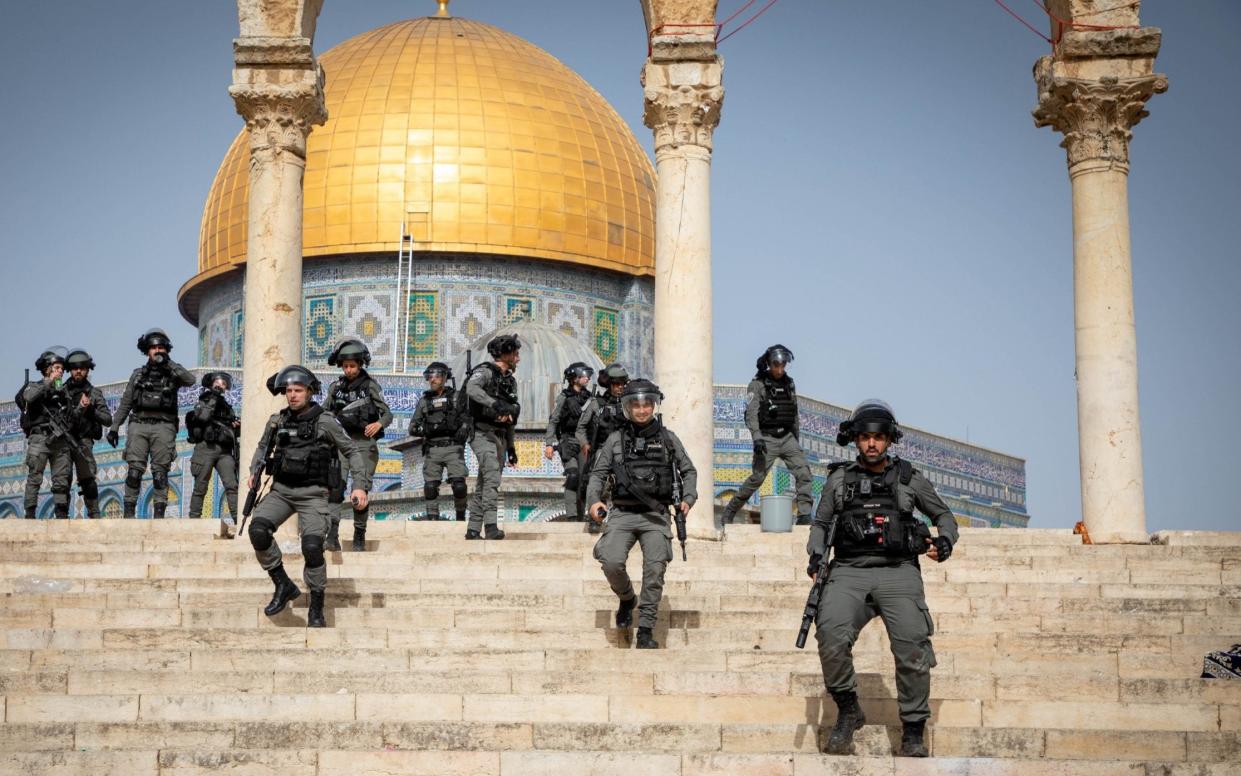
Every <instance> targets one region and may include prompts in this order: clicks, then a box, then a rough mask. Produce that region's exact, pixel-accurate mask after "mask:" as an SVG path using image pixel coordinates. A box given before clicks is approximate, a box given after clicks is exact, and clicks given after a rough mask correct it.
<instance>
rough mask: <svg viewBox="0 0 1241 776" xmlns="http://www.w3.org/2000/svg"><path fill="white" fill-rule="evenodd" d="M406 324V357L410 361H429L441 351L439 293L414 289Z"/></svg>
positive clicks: (411, 294)
mask: <svg viewBox="0 0 1241 776" xmlns="http://www.w3.org/2000/svg"><path fill="white" fill-rule="evenodd" d="M406 314H407V315H408V316H409V322H408V323H407V324H406V326H405V357H406V358H407V359H409V361H410V362H411V363H412V362H416V361H427V360H429V359H433V358H435V356H436V355H437V354H438V353H439V341H440V338H439V293H438V292H436V291H414V292H412V293H410V294H409V297H408V301H407V307H406Z"/></svg>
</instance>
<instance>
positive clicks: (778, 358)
mask: <svg viewBox="0 0 1241 776" xmlns="http://www.w3.org/2000/svg"><path fill="white" fill-rule="evenodd" d="M792 360H793V353H792V351H790V350H789V349H788V348H786V347H784V346H783V345H772V346H771V347H769V348H767V350H765V351H763V355H761V356H759V357H758V363H757V366H758V372H757V373H756V374H755V375H754V379H753V380H751V381H750V387H749V388H748V389H747V394H748V401H747V402H746V405H745V425H746V428H748V429H749V430H750V436H751V437H753V439H754V460H753V466H752V471H751V472H750V476H749V477H748V478H746V481H745V482H744V483H742V485H741V487H740V488H738V489H737V493H736V494H735V495H734V496H733V498H732V501H729V502H728V506H727V507H725V508H724V515H723V517H722V518H721V520H722V522H724V523H731V522H733V520H734V519H735V518H736V516H737V512H738V511H739V510H740V509H741V507H742V506H743V505H744V504H745V502H746V501H749V499H750V496H751V495H753V493H754V491H756V490H758V488H759V487H760V486H761V485H762V484H763V480H765V479H767V472H768V471H770V470H771V466H772V464H774V463H775V462H776V461H777V460H778V459H783V460H784V463H785V465H787V466H788V467H789V469H790V470H791V471H792V473H793V480H794V481H795V482H796V483H797V524H798V525H810V511H811V509H813V507H814V491H813V490H812V487H813V485H814V478H813V477H812V476H811V474H810V464H809V462H808V461H807V460H806V451H805V450H803V449H802V447H801V441H800V440H801V425H800V423H799V421H798V415H797V386H795V385H794V384H793V378H792V377H790V376H789V374H788V372H787V371H786V370H787V367H788V364H789V362H790V361H792Z"/></svg>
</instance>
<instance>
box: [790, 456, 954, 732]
mask: <svg viewBox="0 0 1241 776" xmlns="http://www.w3.org/2000/svg"><path fill="white" fill-rule="evenodd" d="M898 461H899V459H889V464H888V468H889V469H891V468H892V467H895V466H897V462H898ZM850 470H852V471H854V472H855V473H861V474H859V475H858V476H860V477H862V478H865V476H866V475H865V474H864V473H862V472H864V470H863V469H862V467H861V466H860V465H859V464H857V463H851V464H848V465H846V466H838V467H834V468H833V470H832V471H831V473H830V474H829V475H828V478H827V482H826V484H825V485H824V487H823V496H822V498H821V499H820V501H819V509H818V512H817V513H816V514H815V519H814V524H813V526H812V527H811V530H810V541H809V542H808V543H807V545H806V550H807V552H808V553H809V554H810V557H811V564H812V566H813V565H814V564H816V563H817V562H818V559H819V558H820V557H822V555H823V553H824V551H825V547H824V544H825V542H826V536H827V525H828V521H829V520H830V519H831V518H832V516H833V515H837V516H839V520H838V525H837V528H836V534H837V537H838V542H837V544H836V546H837V547H838V548H839V547H840V542H839V539H840V537H842V536H843V535H844V533H842V532H846V531H848V530H849V529H848V527H847V526H846V525H845V524H844V522H845V520H846V516H847V514H848V512H849V510H850V509H851V508H856V507H857V505H858V504H859V503H860V502H861V501H862V496H860V495H858V494H856V493H855V494H854V495H852V496H851V494H850V493H849V491H850V489H851V488H853V489H854V490H855V491H856V487H855V486H848V487H847V486H846V479H847V475H848V473H849V471H850ZM885 471H886V470H885ZM879 476H880V475H875V477H876V478H878V477H879ZM894 479H896V478H894ZM895 490H896V501H897V505H898V508H899V510H900V511H901V512H902V513H906V514H908V515H912V514H913V511H914V509H915V508H916V509H917V510H919V511H921V512H922V513H923V514H925V515H926V516H927V517H929V518H930V519H931V520H932V522H934V524H935V526H936V527H937V528H938V530H939V535H940V536H941V537H944V538H947V539H948V541H949V542H951V543H952V544H956V541H957V537H958V531H957V524H956V520H955V519H954V518H953V516H952V512H951V511H950V510H949V509H948V507H947V505H945V504H944V502H943V500H942V499H941V498H940V497H939V495H938V494H937V493H936V492H935V488H934V486H932V485H931V483H930V481H929V480H927V479H926V478H925V477H923V476H922V475H921V474H920V473H919V472H918V471H917V470H912V476H911V478H910V480H909V482H908V483H903V482H900V481H899V480H897V481H896V485H895ZM837 552H838V553H839V549H838V550H837ZM830 574H831V576H830V577H829V578H828V582H827V586H826V590H825V592H824V598H823V602H822V604H821V605H820V606H819V612H818V618H817V620H816V625H817V631H816V636H817V638H818V642H819V660H820V662H821V663H822V666H823V682H824V684H825V685H826V687H827V691H828V692H829V693H848V692H856V688H857V678H856V676H855V674H854V671H853V645H854V643H855V642H856V641H857V637H858V633H859V632H860V631H861V629H862V627H863V626H865V625H866V623H867V622H869V621H870V619H871V618H872V617H873V616H875V614H878V616H879V617H881V618H882V619H883V623H884V626H885V627H886V628H887V631H888V640H889V642H890V644H891V650H892V657H893V658H894V660H895V663H896V689H897V701H898V704H899V706H900V717H901V721H902V722H924V721H925V720H926V719H928V718H929V717H930V713H931V711H930V693H931V668H932V667H933V666H934V665H935V652H934V650H933V648H932V646H931V635H932V634H933V633H934V623H933V622H932V620H931V613H930V610H929V609H928V608H927V604H926V595H925V592H924V590H923V586H922V570H921V567H920V565H919V563H918V557H917V556H916V555H913V554H907V555H905V556H903V557H893V556H886V555H875V554H857V555H847V556H845V557H835V558H833V560H832V563H831V571H830Z"/></svg>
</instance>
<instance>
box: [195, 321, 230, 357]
mask: <svg viewBox="0 0 1241 776" xmlns="http://www.w3.org/2000/svg"><path fill="white" fill-rule="evenodd" d="M231 334H232V333H231V332H230V331H229V316H227V315H221V316H218V317H216V318H215V319H213V320H212V321H211V325H210V326H208V327H207V338H206V352H205V353H203V357H202V360H201V361H200V362H199V363H201V364H204V365H207V366H227V365H228V361H231V359H230V358H229V357H230V356H231V355H232V353H231V350H232V345H233V338H232V336H231ZM226 359H228V360H226Z"/></svg>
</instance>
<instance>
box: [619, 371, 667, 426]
mask: <svg viewBox="0 0 1241 776" xmlns="http://www.w3.org/2000/svg"><path fill="white" fill-rule="evenodd" d="M663 399H664V395H663V393H661V392H660V390H659V386H658V385H656V384H655V383H653V382H651V381H650V380H646V379H642V378H639V379H637V380H630V381H629V382H627V383H625V390H624V391H622V392H621V395H620V405H621V412H622V413H624V415H625V419H626V420H633V411H632V408H633V405H635V404H638V403H639V402H652V403H653V404H654V405H655V411H654V413H652V415H651V417H654V416H655V415H658V414H659V403H660V402H661V401H663Z"/></svg>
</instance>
